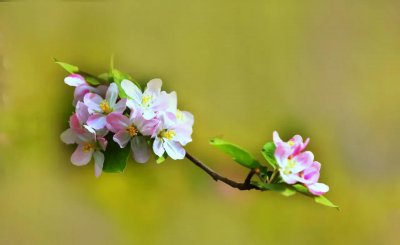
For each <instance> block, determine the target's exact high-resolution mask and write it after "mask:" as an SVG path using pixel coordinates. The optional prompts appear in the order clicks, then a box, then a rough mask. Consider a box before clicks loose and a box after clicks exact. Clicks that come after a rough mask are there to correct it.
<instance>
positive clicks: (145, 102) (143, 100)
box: [142, 95, 152, 106]
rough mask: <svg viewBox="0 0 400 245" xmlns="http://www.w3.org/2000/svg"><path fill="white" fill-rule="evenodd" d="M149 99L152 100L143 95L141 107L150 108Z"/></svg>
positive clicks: (149, 96) (150, 97) (148, 96)
mask: <svg viewBox="0 0 400 245" xmlns="http://www.w3.org/2000/svg"><path fill="white" fill-rule="evenodd" d="M151 99H152V96H151V95H143V97H142V105H143V106H150V101H151Z"/></svg>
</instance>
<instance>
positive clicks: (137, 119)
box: [107, 111, 158, 163]
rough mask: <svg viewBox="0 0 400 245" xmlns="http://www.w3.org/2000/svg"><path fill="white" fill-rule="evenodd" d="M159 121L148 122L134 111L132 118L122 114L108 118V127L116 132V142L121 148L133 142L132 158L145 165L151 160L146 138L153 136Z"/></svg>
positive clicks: (113, 114)
mask: <svg viewBox="0 0 400 245" xmlns="http://www.w3.org/2000/svg"><path fill="white" fill-rule="evenodd" d="M157 123H158V122H157V120H155V119H152V120H146V119H144V118H143V116H142V114H141V113H138V112H136V111H132V112H131V115H130V117H129V118H128V117H126V116H124V115H122V114H120V113H111V114H109V115H108V116H107V125H108V128H109V129H110V131H112V132H114V133H115V134H114V137H113V139H114V141H115V142H117V143H118V144H119V146H120V147H121V148H125V146H126V145H127V144H128V143H129V141H130V142H131V152H132V156H133V158H134V159H135V161H136V162H138V163H145V162H147V161H148V160H149V158H150V149H149V145H148V143H147V139H146V137H144V136H150V135H152V134H153V132H154V130H155V127H156V126H157Z"/></svg>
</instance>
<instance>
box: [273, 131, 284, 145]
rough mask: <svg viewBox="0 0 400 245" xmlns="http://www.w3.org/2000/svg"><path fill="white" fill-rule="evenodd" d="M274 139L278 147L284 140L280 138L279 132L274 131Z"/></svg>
mask: <svg viewBox="0 0 400 245" xmlns="http://www.w3.org/2000/svg"><path fill="white" fill-rule="evenodd" d="M272 138H273V140H274V143H275V145H277V144H278V143H281V142H282V139H281V137H279V134H278V132H277V131H274V132H273V133H272Z"/></svg>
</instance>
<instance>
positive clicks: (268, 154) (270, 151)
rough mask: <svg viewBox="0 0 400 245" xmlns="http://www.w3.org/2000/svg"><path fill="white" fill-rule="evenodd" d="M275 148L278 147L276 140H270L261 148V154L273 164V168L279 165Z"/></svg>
mask: <svg viewBox="0 0 400 245" xmlns="http://www.w3.org/2000/svg"><path fill="white" fill-rule="evenodd" d="M275 149H276V147H275V144H274V142H268V143H266V144H265V145H264V146H263V148H262V150H261V154H262V155H263V156H264V158H265V160H267V161H268V163H269V165H271V167H272V168H273V169H276V168H277V167H278V164H277V162H276V159H275Z"/></svg>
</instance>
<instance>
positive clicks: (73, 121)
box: [69, 113, 82, 131]
mask: <svg viewBox="0 0 400 245" xmlns="http://www.w3.org/2000/svg"><path fill="white" fill-rule="evenodd" d="M69 127H70V128H72V129H73V130H75V131H80V130H81V129H82V125H81V123H80V122H79V119H78V115H77V114H76V113H74V114H72V116H70V117H69Z"/></svg>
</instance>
